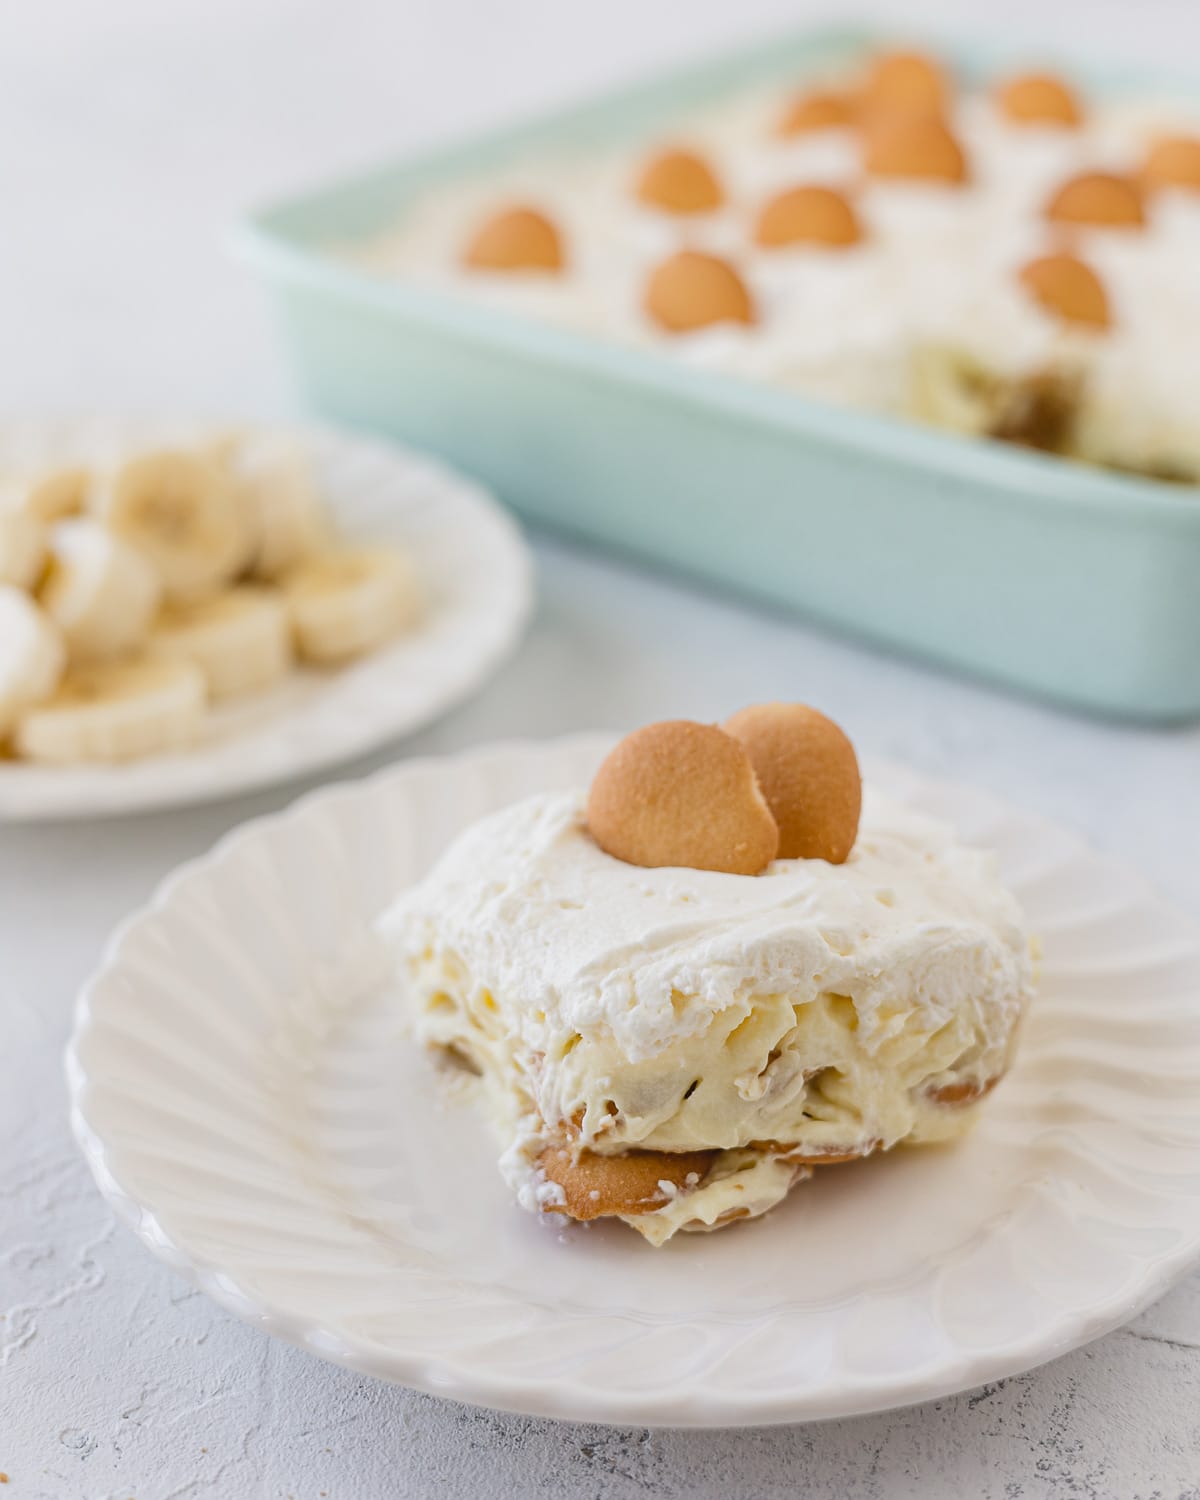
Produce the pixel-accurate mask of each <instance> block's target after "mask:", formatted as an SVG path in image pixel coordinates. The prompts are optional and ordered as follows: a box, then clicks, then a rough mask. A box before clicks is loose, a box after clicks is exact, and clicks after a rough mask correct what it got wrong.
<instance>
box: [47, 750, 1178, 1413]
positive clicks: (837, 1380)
mask: <svg viewBox="0 0 1200 1500" xmlns="http://www.w3.org/2000/svg"><path fill="white" fill-rule="evenodd" d="M609 743H611V741H610V740H609V738H608V737H604V738H600V737H597V736H589V737H581V738H573V739H568V740H564V741H559V742H554V743H549V744H544V745H533V744H515V745H506V746H498V747H489V748H485V749H482V750H478V751H475V752H474V753H471V754H468V755H464V756H461V757H459V758H456V759H450V760H435V761H421V762H414V763H409V764H407V765H404V766H401V767H399V768H396V769H393V770H390V771H388V772H386V773H385V774H383V775H381V776H378V777H376V778H374V779H372V780H370V781H366V782H363V783H361V784H357V785H350V786H344V787H339V788H334V789H332V790H329V791H322V792H319V793H316V794H314V795H313V796H311V797H309V798H307V799H305V800H304V801H302V802H301V803H299V804H298V805H297V806H296V807H294V808H293V809H292V810H291V811H289V812H288V813H286V814H284V815H282V816H279V817H275V818H271V819H268V820H264V821H261V822H258V823H253V824H251V825H250V826H249V827H247V828H245V829H243V830H241V831H239V832H237V833H235V834H233V835H231V836H230V837H229V838H228V839H226V840H225V841H224V842H222V843H221V844H220V845H219V846H218V847H217V849H216V850H215V851H214V852H213V853H211V854H209V855H208V856H207V857H205V858H204V859H201V860H199V861H197V862H196V863H195V864H192V865H189V866H187V867H186V868H184V869H183V870H182V871H181V872H180V873H178V874H177V875H176V876H175V877H174V878H172V879H171V880H169V881H168V882H167V883H166V885H165V886H164V887H163V888H162V889H161V890H160V892H159V894H158V896H157V897H156V899H155V900H154V902H153V903H152V905H151V906H150V907H149V909H148V910H146V911H144V912H142V913H140V914H139V915H137V916H135V917H134V918H133V919H132V920H131V921H129V922H128V923H126V925H125V926H124V927H123V928H122V929H121V930H120V932H118V933H117V934H116V936H115V937H114V938H113V940H112V943H111V945H110V947H109V949H108V952H107V954H106V956H105V958H104V961H103V964H102V966H101V969H100V971H99V973H98V974H97V976H96V977H95V978H94V979H93V980H92V982H91V983H90V984H89V986H88V987H87V989H86V991H85V993H84V994H83V996H82V998H81V1001H80V1005H79V1011H78V1016H77V1021H76V1030H75V1036H74V1040H73V1042H72V1044H71V1048H70V1052H69V1056H68V1075H69V1080H70V1088H71V1096H72V1102H73V1121H74V1128H75V1131H76V1134H77V1136H78V1139H79V1141H80V1143H81V1144H82V1146H83V1149H84V1151H85V1153H86V1154H87V1157H88V1160H89V1162H90V1164H91V1167H92V1170H93V1172H94V1173H95V1176H96V1180H97V1181H98V1183H99V1184H100V1187H101V1189H102V1190H103V1192H104V1193H105V1195H106V1196H107V1197H108V1199H109V1200H110V1202H111V1203H112V1204H113V1205H114V1206H115V1207H116V1209H117V1210H118V1212H119V1213H120V1214H121V1216H122V1217H123V1218H124V1219H125V1220H126V1221H127V1222H128V1223H130V1224H131V1225H132V1226H133V1228H134V1229H135V1231H136V1232H137V1234H138V1235H139V1236H140V1238H141V1239H142V1241H143V1242H144V1243H145V1244H146V1245H147V1246H148V1248H149V1249H151V1250H152V1251H153V1252H154V1254H156V1255H158V1256H159V1257H161V1258H162V1259H163V1260H165V1261H166V1262H167V1263H168V1264H169V1265H171V1266H173V1267H175V1268H176V1269H177V1270H179V1271H181V1272H182V1273H183V1274H184V1275H185V1276H187V1277H189V1278H190V1279H191V1280H192V1281H193V1282H195V1284H196V1285H198V1286H199V1287H201V1288H202V1289H203V1290H204V1291H205V1292H207V1293H208V1294H209V1295H210V1296H211V1297H213V1298H214V1299H215V1300H216V1301H217V1302H219V1303H220V1304H221V1305H222V1306H224V1307H226V1308H229V1309H231V1310H232V1311H234V1312H236V1313H237V1314H238V1315H239V1316H241V1317H244V1318H247V1319H249V1320H251V1321H253V1322H254V1323H256V1324H258V1325H259V1326H260V1327H262V1328H265V1329H266V1330H267V1331H269V1332H271V1333H274V1334H277V1335H279V1336H280V1337H283V1338H285V1339H289V1340H291V1341H292V1342H294V1343H296V1344H299V1345H301V1346H303V1347H304V1348H306V1349H309V1350H311V1351H312V1352H313V1353H315V1354H319V1355H321V1356H322V1357H323V1358H326V1359H332V1360H336V1361H338V1362H340V1363H342V1364H345V1365H349V1366H351V1367H352V1368H354V1369H357V1370H362V1371H365V1372H366V1373H368V1374H371V1375H375V1376H380V1377H383V1378H385V1379H388V1380H396V1381H401V1382H403V1383H405V1384H407V1385H412V1386H417V1387H419V1388H421V1389H423V1390H427V1391H433V1392H436V1393H438V1394H441V1395H446V1396H453V1397H456V1398H458V1399H461V1400H464V1401H473V1402H479V1403H482V1404H485V1405H488V1406H495V1407H503V1408H507V1409H511V1410H514V1411H522V1412H530V1413H538V1414H547V1415H551V1416H556V1417H568V1418H575V1419H579V1420H583V1419H587V1420H596V1421H606V1422H626V1423H638V1424H663V1425H666V1424H679V1425H691V1424H696V1425H715V1424H753V1423H768V1422H790V1421H797V1420H802V1419H809V1418H821V1417H835V1416H846V1415H849V1414H852V1413H856V1412H865V1411H871V1410H875V1409H878V1408H883V1407H889V1406H896V1405H900V1404H903V1403H906V1402H913V1401H920V1400H925V1399H928V1398H931V1397H936V1396H941V1395H945V1394H947V1393H949V1392H951V1391H955V1390H959V1389H962V1388H964V1387H968V1386H972V1385H976V1384H978V1383H980V1382H982V1381H985V1380H992V1379H997V1378H1000V1377H1002V1376H1006V1375H1011V1374H1014V1373H1016V1372H1018V1371H1021V1370H1024V1369H1027V1368H1029V1367H1030V1366H1032V1365H1035V1364H1037V1363H1039V1362H1040V1361H1043V1360H1047V1359H1050V1358H1051V1357H1053V1356H1054V1355H1056V1354H1061V1353H1063V1352H1064V1351H1066V1350H1068V1349H1071V1348H1073V1347H1074V1346H1076V1345H1078V1344H1081V1343H1083V1342H1085V1341H1086V1340H1088V1339H1092V1338H1095V1337H1096V1336H1097V1335H1098V1334H1101V1333H1104V1332H1105V1331H1107V1330H1108V1329H1110V1328H1113V1327H1115V1326H1116V1325H1118V1324H1120V1323H1122V1322H1124V1321H1125V1320H1126V1319H1128V1318H1130V1317H1132V1316H1133V1315H1134V1314H1135V1313H1136V1312H1137V1311H1138V1310H1139V1309H1140V1308H1141V1307H1142V1306H1144V1305H1145V1304H1146V1303H1148V1302H1149V1301H1150V1300H1151V1299H1152V1298H1154V1297H1156V1296H1158V1295H1159V1294H1160V1293H1161V1292H1162V1291H1163V1290H1165V1288H1166V1287H1167V1286H1168V1285H1169V1283H1170V1282H1171V1281H1172V1280H1173V1279H1174V1278H1175V1277H1177V1276H1178V1275H1180V1274H1181V1272H1182V1271H1183V1270H1184V1269H1185V1268H1186V1267H1187V1266H1188V1264H1189V1262H1190V1261H1191V1260H1192V1259H1193V1258H1195V1257H1196V1256H1197V1255H1198V1254H1200V941H1198V939H1197V936H1196V934H1195V933H1194V932H1193V931H1192V930H1191V929H1190V928H1189V927H1188V925H1187V924H1186V922H1185V921H1184V920H1183V918H1182V917H1180V916H1178V915H1177V914H1176V913H1175V912H1173V911H1172V909H1170V908H1169V907H1167V906H1165V905H1164V904H1163V903H1162V902H1161V901H1160V900H1159V899H1158V898H1157V897H1155V896H1154V894H1153V893H1152V892H1151V891H1150V890H1149V889H1148V888H1147V886H1146V885H1145V884H1144V883H1143V881H1142V880H1141V879H1140V878H1139V877H1138V876H1136V875H1134V874H1132V873H1131V872H1130V871H1128V870H1127V869H1125V868H1124V867H1123V866H1121V865H1120V864H1118V863H1116V862H1115V861H1113V860H1111V859H1108V858H1104V857H1102V856H1100V855H1098V854H1095V853H1093V852H1091V851H1090V850H1088V849H1087V848H1086V847H1085V846H1083V845H1082V844H1081V843H1080V842H1079V841H1078V840H1077V839H1075V838H1074V837H1072V836H1071V835H1069V834H1067V833H1065V832H1063V831H1062V830H1060V829H1058V828H1056V827H1054V826H1052V825H1050V824H1048V823H1045V822H1043V821H1040V820H1038V819H1035V818H1031V817H1027V816H1025V815H1024V814H1021V813H1018V812H1015V811H1013V810H1012V809H1010V808H1007V807H1005V806H1002V805H1001V804H999V803H997V802H995V801H993V800H992V799H991V798H989V797H987V796H984V795H982V794H980V793H977V792H974V791H970V790H967V789H965V788H962V787H956V786H952V785H946V784H943V783H940V782H932V781H925V780H922V779H920V778H918V777H916V776H914V775H911V774H908V773H906V772H903V771H899V770H897V769H895V768H889V767H886V766H874V767H869V768H868V774H869V775H871V776H872V777H873V778H874V779H876V780H878V781H880V782H881V783H884V784H886V785H887V786H888V787H889V788H890V789H892V790H893V791H894V792H896V793H897V794H898V795H899V796H901V797H902V798H903V799H905V800H906V801H909V802H911V803H912V804H913V805H915V806H917V807H920V808H922V809H925V810H927V811H929V812H931V813H935V814H937V815H940V816H943V817H947V818H949V819H951V820H952V821H953V822H954V823H955V824H957V825H958V827H959V828H960V830H961V831H962V833H963V834H964V836H965V837H967V838H968V839H970V840H971V841H973V842H980V843H984V844H988V845H991V846H993V847H995V848H996V849H998V851H999V853H1000V857H1001V861H1002V864H1003V868H1004V872H1005V875H1006V878H1007V879H1008V880H1009V881H1010V882H1011V884H1012V885H1013V886H1014V888H1015V889H1016V891H1017V892H1018V893H1019V895H1020V897H1021V898H1022V900H1023V901H1024V903H1025V905H1026V908H1027V910H1028V912H1029V914H1030V916H1031V918H1032V920H1033V922H1034V924H1035V925H1036V928H1037V930H1038V932H1039V933H1040V934H1041V937H1042V940H1043V942H1044V945H1045V962H1044V977H1043V982H1042V988H1041V993H1040V995H1039V998H1038V1000H1037V1002H1036V1004H1035V1007H1034V1009H1033V1011H1032V1014H1031V1015H1030V1017H1029V1022H1028V1026H1027V1030H1026V1033H1025V1036H1024V1042H1023V1049H1022V1053H1021V1057H1020V1060H1019V1063H1018V1065H1017V1067H1016V1068H1015V1070H1014V1071H1013V1073H1012V1074H1011V1075H1010V1077H1009V1078H1008V1079H1007V1080H1006V1082H1005V1083H1004V1085H1003V1086H1002V1087H1001V1088H1000V1089H998V1090H997V1092H996V1094H995V1095H994V1097H993V1098H992V1100H991V1101H990V1104H989V1107H988V1109H987V1110H986V1111H985V1112H984V1113H983V1118H982V1120H981V1122H980V1125H979V1127H978V1129H977V1130H976V1131H975V1133H974V1134H973V1135H972V1136H971V1137H970V1138H969V1139H968V1140H967V1141H966V1142H965V1143H963V1144H961V1145H959V1146H956V1147H953V1148H941V1149H929V1148H927V1149H925V1150H919V1151H916V1150H914V1151H898V1152H895V1153H893V1154H892V1155H891V1156H889V1157H887V1158H883V1159H879V1160H873V1161H870V1162H867V1163H865V1164H861V1165H856V1166H854V1167H848V1168H845V1169H837V1170H831V1171H828V1172H823V1173H820V1174H818V1176H817V1178H816V1179H815V1180H814V1181H813V1182H812V1183H809V1184H807V1185H805V1186H804V1187H802V1188H800V1189H798V1190H797V1191H796V1192H795V1193H793V1194H792V1195H791V1197H790V1198H789V1199H788V1201H787V1202H786V1203H785V1204H784V1205H783V1206H782V1207H780V1208H779V1209H777V1210H776V1211H775V1212H774V1213H772V1214H769V1215H767V1216H766V1217H765V1218H763V1219H761V1220H758V1221H755V1222H753V1223H750V1224H746V1225H742V1226H739V1227H737V1228H735V1229H731V1230H729V1231H726V1232H723V1233H720V1234H716V1235H711V1236H691V1235H684V1236H680V1237H679V1238H678V1239H677V1240H675V1241H672V1242H671V1243H670V1244H669V1245H667V1246H666V1247H665V1248H664V1249H662V1250H653V1249H651V1248H650V1247H649V1246H647V1245H646V1244H645V1243H643V1241H642V1240H640V1239H639V1238H637V1237H636V1236H635V1235H634V1234H632V1233H631V1232H630V1231H628V1230H626V1229H624V1228H623V1227H622V1226H620V1225H603V1226H601V1225H593V1226H591V1227H590V1228H586V1229H579V1228H575V1229H571V1230H566V1229H561V1228H556V1227H553V1225H552V1223H550V1222H547V1221H544V1220H538V1219H536V1218H534V1217H532V1216H530V1215H527V1214H525V1213H523V1212H522V1211H521V1210H519V1209H518V1208H516V1207H515V1206H514V1205H513V1203H512V1202H511V1201H510V1198H509V1195H508V1193H507V1191H506V1189H505V1187H504V1185H503V1183H502V1182H501V1180H500V1177H499V1175H498V1173H497V1170H496V1166H495V1157H496V1147H495V1144H494V1143H493V1141H492V1140H491V1139H490V1138H489V1136H488V1133H487V1130H486V1127H485V1126H484V1124H483V1122H482V1121H481V1120H480V1119H479V1118H478V1117H477V1116H476V1114H475V1111H474V1109H473V1107H472V1106H471V1105H470V1104H469V1103H468V1102H466V1101H464V1100H463V1099H461V1098H458V1097H455V1096H454V1095H453V1094H452V1093H451V1094H447V1091H446V1086H445V1081H444V1080H443V1079H442V1078H440V1077H439V1076H438V1075H437V1074H436V1073H435V1071H434V1069H433V1068H431V1066H430V1065H429V1063H428V1060H427V1059H426V1058H425V1057H423V1056H421V1055H419V1054H418V1053H417V1052H416V1051H415V1049H414V1048H413V1047H412V1046H411V1045H410V1044H409V1043H407V1042H406V1041H404V1040H403V1039H402V1035H401V1027H400V1022H399V1015H398V1011H399V1008H400V1007H399V1005H398V1003H397V999H398V997H397V995H396V994H395V992H394V991H393V989H392V987H391V983H390V981H389V979H388V976H387V966H386V963H385V962H384V958H383V955H382V954H381V951H380V949H379V946H378V944H377V942H376V940H375V938H374V936H373V930H372V922H373V919H374V918H375V916H376V915H377V914H378V913H379V911H380V910H381V909H382V908H383V907H384V906H385V905H386V904H387V903H388V902H389V901H390V900H391V899H392V898H393V897H394V896H395V894H396V892H397V891H398V890H399V889H401V888H402V887H403V886H405V885H407V884H408V883H409V882H411V881H412V880H414V879H416V878H417V877H419V876H420V874H421V873H422V872H423V871H424V870H425V869H427V868H428V867H429V865H430V863H431V862H432V861H433V860H434V858H435V857H436V856H437V854H438V853H439V851H440V850H441V849H442V848H443V847H444V846H445V844H446V842H447V841H448V840H449V839H450V838H451V837H452V836H453V835H454V834H455V833H456V832H457V831H458V829H460V828H461V827H462V826H463V825H464V824H466V823H467V822H468V821H469V820H471V819H474V818H476V817H478V816H479V815H480V814H482V813H484V812H487V811H489V810H490V809H493V808H496V807H498V806H501V805H502V804H504V803H507V802H510V801H512V800H513V799H515V798H517V797H520V796H522V795H525V794H528V793H531V792H533V791H536V790H539V789H543V788H550V787H565V786H568V785H572V784H578V783H582V782H584V781H586V779H587V778H588V776H589V775H590V773H591V771H592V769H593V768H594V766H595V765H596V763H597V761H598V759H599V757H600V755H601V754H602V752H603V750H604V749H605V747H606V746H607V745H608V744H609Z"/></svg>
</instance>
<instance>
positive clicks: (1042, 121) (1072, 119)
mask: <svg viewBox="0 0 1200 1500" xmlns="http://www.w3.org/2000/svg"><path fill="white" fill-rule="evenodd" d="M996 105H997V107H998V108H999V110H1000V113H1001V114H1002V115H1003V116H1004V118H1005V119H1006V120H1008V121H1009V122H1010V124H1013V125H1043V126H1044V125H1050V126H1059V127H1066V128H1070V127H1073V126H1076V125H1080V124H1082V123H1083V106H1082V105H1081V104H1080V102H1079V97H1078V95H1077V94H1076V93H1075V90H1074V89H1073V88H1072V87H1071V85H1070V84H1069V83H1067V82H1066V80H1065V79H1062V78H1059V77H1058V76H1057V75H1056V74H1054V73H1020V74H1018V75H1017V76H1016V77H1014V78H1009V79H1007V80H1006V81H1005V82H1004V83H1003V84H1001V86H1000V87H999V88H998V89H997V90H996Z"/></svg>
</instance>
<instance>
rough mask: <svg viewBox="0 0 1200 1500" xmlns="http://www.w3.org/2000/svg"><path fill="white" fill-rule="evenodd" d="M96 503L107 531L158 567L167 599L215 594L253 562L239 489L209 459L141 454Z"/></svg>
mask: <svg viewBox="0 0 1200 1500" xmlns="http://www.w3.org/2000/svg"><path fill="white" fill-rule="evenodd" d="M98 503H99V509H100V515H101V519H102V520H103V521H104V522H105V524H106V525H107V526H110V527H111V528H112V529H113V530H114V531H115V532H117V533H118V535H120V536H121V537H123V538H124V539H125V541H127V542H129V543H130V544H131V545H132V546H134V547H137V548H138V549H139V550H140V551H142V552H144V553H145V555H146V556H147V557H148V558H149V559H150V561H151V562H152V563H153V564H154V566H155V568H156V569H157V570H158V573H159V576H160V578H161V579H162V583H163V591H164V593H165V595H166V597H167V599H169V600H188V599H198V598H203V597H204V595H206V594H212V593H215V592H216V591H217V590H218V589H219V588H220V587H221V585H222V584H224V583H228V582H229V580H230V579H231V578H233V577H234V575H235V574H237V573H238V572H240V571H241V569H242V568H243V567H245V565H246V563H247V562H248V561H249V558H250V551H251V547H252V533H251V529H250V525H249V523H248V520H247V517H246V515H245V513H244V510H243V508H242V507H241V505H240V504H239V500H238V494H237V489H236V486H235V485H234V483H233V481H232V478H231V476H230V475H229V473H228V472H227V471H226V469H225V467H224V466H223V465H222V464H220V463H218V462H217V461H216V460H215V459H214V458H212V457H211V456H210V455H209V454H206V453H199V452H196V453H191V452H185V451H183V450H182V449H162V450H160V451H158V452H155V453H142V454H139V455H138V456H136V457H134V458H131V459H129V460H128V461H127V462H125V463H123V464H121V465H120V466H119V467H118V468H117V469H116V470H115V472H114V473H113V474H112V475H111V477H110V479H109V480H108V481H107V482H106V483H105V484H103V485H102V486H101V487H100V490H99V497H98Z"/></svg>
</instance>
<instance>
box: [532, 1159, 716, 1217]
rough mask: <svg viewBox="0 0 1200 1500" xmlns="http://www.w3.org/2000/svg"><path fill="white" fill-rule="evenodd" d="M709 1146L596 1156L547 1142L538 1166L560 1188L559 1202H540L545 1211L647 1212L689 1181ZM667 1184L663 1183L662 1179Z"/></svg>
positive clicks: (699, 1173)
mask: <svg viewBox="0 0 1200 1500" xmlns="http://www.w3.org/2000/svg"><path fill="white" fill-rule="evenodd" d="M716 1157H717V1153H716V1152H715V1151H626V1152H623V1153H622V1154H620V1155H617V1156H602V1155H600V1154H599V1152H596V1151H586V1150H576V1149H574V1148H572V1147H570V1146H547V1147H546V1149H545V1150H544V1151H543V1152H542V1154H541V1155H540V1156H539V1157H538V1166H539V1167H540V1168H541V1170H542V1171H543V1172H544V1173H545V1175H546V1178H547V1180H548V1181H550V1182H554V1183H557V1184H558V1186H559V1187H560V1188H561V1189H562V1192H563V1201H562V1202H561V1203H550V1202H547V1203H544V1204H543V1211H544V1212H546V1213H565V1214H568V1215H569V1216H570V1217H571V1218H572V1219H599V1218H603V1217H605V1216H606V1215H609V1214H645V1213H653V1211H654V1210H655V1209H656V1208H662V1207H663V1206H664V1205H665V1204H667V1203H669V1202H670V1201H671V1199H672V1198H673V1197H674V1195H675V1193H676V1192H678V1191H680V1190H686V1189H688V1188H689V1187H695V1186H696V1185H697V1184H698V1183H699V1182H700V1181H701V1179H702V1178H703V1177H704V1174H705V1173H706V1172H707V1171H708V1169H709V1168H710V1167H711V1166H712V1164H713V1162H714V1161H715V1160H716ZM664 1183H667V1184H669V1186H668V1187H665V1188H664V1187H663V1184H664Z"/></svg>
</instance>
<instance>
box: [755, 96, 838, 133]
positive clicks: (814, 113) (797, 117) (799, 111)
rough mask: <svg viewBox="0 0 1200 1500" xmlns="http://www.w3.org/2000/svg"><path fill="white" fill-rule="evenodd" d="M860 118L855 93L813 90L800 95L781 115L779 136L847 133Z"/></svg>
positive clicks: (778, 127) (777, 131)
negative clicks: (847, 129)
mask: <svg viewBox="0 0 1200 1500" xmlns="http://www.w3.org/2000/svg"><path fill="white" fill-rule="evenodd" d="M857 118H858V103H857V101H856V100H855V98H854V96H853V95H852V94H849V93H846V92H844V91H838V90H835V89H813V90H812V91H811V92H809V93H805V94H797V95H796V97H795V98H794V99H793V100H792V101H791V103H790V104H789V105H788V106H787V108H786V109H785V110H784V112H783V114H782V115H781V116H780V119H779V123H778V124H777V125H776V127H775V133H776V135H783V136H787V135H809V134H811V133H812V132H813V131H817V130H845V129H846V128H847V127H848V126H851V125H853V124H854V122H855V120H856V119H857Z"/></svg>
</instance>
